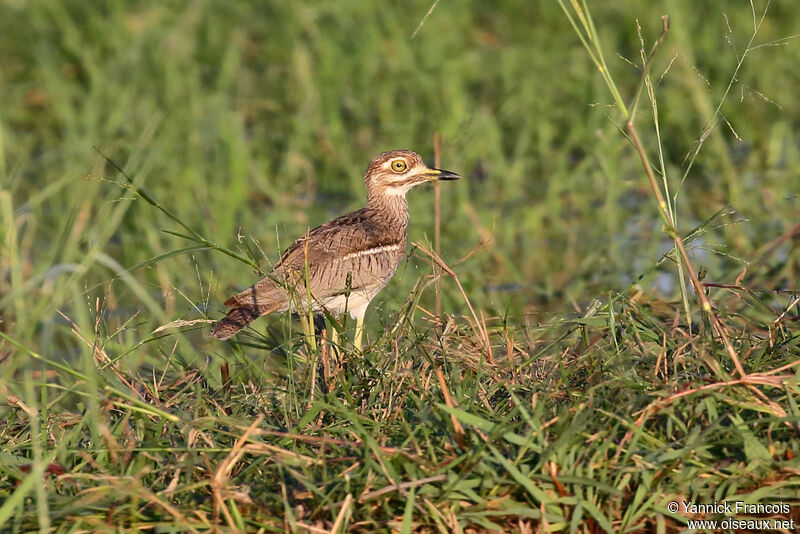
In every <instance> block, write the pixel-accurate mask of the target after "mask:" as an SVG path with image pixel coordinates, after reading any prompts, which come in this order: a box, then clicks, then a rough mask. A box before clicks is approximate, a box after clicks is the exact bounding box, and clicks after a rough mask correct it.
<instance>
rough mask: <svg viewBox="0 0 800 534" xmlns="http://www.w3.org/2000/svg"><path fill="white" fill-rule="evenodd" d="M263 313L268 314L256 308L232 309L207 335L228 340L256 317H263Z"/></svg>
mask: <svg viewBox="0 0 800 534" xmlns="http://www.w3.org/2000/svg"><path fill="white" fill-rule="evenodd" d="M264 313H269V311H261V310H260V309H259V308H258V307H256V306H240V307H236V308H233V309H232V310H230V311H229V312H228V315H226V316H225V317H223V318H222V319H220V320H219V321H217V322H216V324H215V325H214V326H213V328H211V332H210V333H209V335H210V336H211V337H213V338H216V339H221V340H225V339H228V338H230V337H233V335H234V334H236V333H237V332H238V331H239V330H241V329H242V328H244V327H245V326H247V325H249V324H250V323H252V322H253V321H255V320H256V319H257V318H258V317H260V316H261V315H264Z"/></svg>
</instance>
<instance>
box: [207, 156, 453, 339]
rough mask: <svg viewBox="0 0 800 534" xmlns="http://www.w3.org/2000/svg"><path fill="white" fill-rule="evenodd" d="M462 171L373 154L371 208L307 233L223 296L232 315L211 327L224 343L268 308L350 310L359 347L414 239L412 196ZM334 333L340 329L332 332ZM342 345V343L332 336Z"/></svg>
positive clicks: (369, 187) (334, 312)
mask: <svg viewBox="0 0 800 534" xmlns="http://www.w3.org/2000/svg"><path fill="white" fill-rule="evenodd" d="M459 178H461V176H459V175H458V174H456V173H454V172H451V171H447V170H444V169H435V168H431V167H428V166H427V165H425V162H424V161H423V159H422V157H421V156H420V155H419V154H417V153H416V152H412V151H410V150H392V151H390V152H384V153H382V154H380V155H378V156H377V157H375V158H374V159H373V160H372V161H371V162H370V163H369V165H368V166H367V170H366V172H365V173H364V184H365V186H366V190H367V202H366V206H365V207H363V208H361V209H360V210H357V211H354V212H352V213H348V214H346V215H342V216H341V217H338V218H336V219H333V220H332V221H329V222H327V223H325V224H323V225H321V226H318V227H316V228H314V229H313V230H310V231H308V232H307V233H306V234H304V235H303V236H301V237H300V238H299V239H297V240H296V241H295V242H294V243H292V245H291V246H289V248H287V249H286V251H284V252H283V254H282V255H281V257H280V260H278V262H277V263H276V264H275V265H274V266H273V268H272V271H271V272H270V273H269V274H268V275H267V276H265V277H264V278H262V279H261V280H259V281H258V282H256V283H255V284H253V285H252V286H250V287H249V288H247V289H245V290H244V291H242V292H240V293H238V294H236V295H234V296H232V297H231V298H229V299H228V300H226V301H225V303H224V304H225V306H227V307H228V308H230V310H229V311H228V312H227V315H226V316H225V317H224V318H222V319H221V320H219V321H217V322H216V323H215V324H214V326H213V327H212V328H211V332H210V336H211V337H212V338H215V339H219V340H226V339H230V338H231V337H233V336H234V335H235V334H236V333H237V332H239V331H240V330H242V329H243V328H244V327H245V326H247V325H248V324H250V323H251V322H253V321H254V320H255V319H257V318H258V317H261V316H262V315H266V314H270V313H281V312H286V311H291V312H295V313H307V312H308V311H309V308H310V310H311V311H312V312H313V313H320V312H322V311H323V310H327V311H328V312H329V313H330V314H332V315H334V316H341V315H343V314H345V313H349V314H350V316H351V317H352V318H353V319H354V320H355V321H356V330H355V335H354V340H353V345H354V347H355V348H356V349H357V350H359V351H360V350H361V341H362V336H363V331H364V316H365V314H366V311H367V307H368V306H369V304H370V302H371V301H372V299H374V298H375V296H376V295H377V294H378V293H379V292H380V291H381V289H383V288H384V287H385V286H386V284H387V283H388V282H389V280H391V278H392V276H394V273H395V271H396V270H397V267H398V265H399V264H400V262H401V261H402V259H403V257H404V256H405V249H406V241H407V238H408V203H407V201H406V193H408V191H409V190H411V188H413V187H416V186H417V185H420V184H423V183H426V182H432V181H437V180H458V179H459ZM332 333H333V334H334V335H336V334H335V329H332ZM333 342H334V343H336V341H333Z"/></svg>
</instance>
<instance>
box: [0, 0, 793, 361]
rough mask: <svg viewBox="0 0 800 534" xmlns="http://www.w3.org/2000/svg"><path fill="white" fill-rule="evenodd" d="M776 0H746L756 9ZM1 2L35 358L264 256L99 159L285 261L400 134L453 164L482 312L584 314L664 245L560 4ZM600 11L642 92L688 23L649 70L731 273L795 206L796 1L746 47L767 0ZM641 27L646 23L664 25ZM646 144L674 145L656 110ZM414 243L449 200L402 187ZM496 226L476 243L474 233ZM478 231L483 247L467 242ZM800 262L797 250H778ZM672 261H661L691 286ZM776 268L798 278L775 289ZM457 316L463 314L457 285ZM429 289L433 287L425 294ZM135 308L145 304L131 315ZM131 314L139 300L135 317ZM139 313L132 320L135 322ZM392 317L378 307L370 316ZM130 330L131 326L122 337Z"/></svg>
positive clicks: (402, 141)
mask: <svg viewBox="0 0 800 534" xmlns="http://www.w3.org/2000/svg"><path fill="white" fill-rule="evenodd" d="M765 6H766V4H765V3H764V2H761V1H756V2H755V9H756V12H757V18H758V17H760V13H761V11H762V10H763V9H764V7H765ZM430 7H431V2H430V1H429V0H424V1H410V2H385V3H375V2H366V1H338V2H303V3H297V2H221V1H217V2H215V1H198V2H189V3H185V2H158V3H156V2H143V1H142V2H133V1H132V2H122V1H103V2H83V1H37V2H24V1H13V0H3V1H0V35H2V36H3V37H2V39H0V76H1V77H2V78H1V82H2V83H1V84H0V190H2V192H1V193H0V195H2V196H0V202H1V203H0V210H2V224H1V225H0V227H1V228H2V232H3V235H2V238H3V247H4V248H3V254H2V258H1V259H0V315H1V316H2V319H3V324H2V327H1V328H2V329H3V330H4V331H5V332H7V333H9V334H11V335H12V336H14V337H15V338H17V339H18V340H19V341H21V342H22V343H24V344H26V345H28V346H29V347H31V348H33V349H34V350H37V351H40V352H42V353H50V351H54V350H56V351H61V350H64V348H65V347H66V348H67V350H70V349H69V347H71V346H72V347H75V346H76V343H77V342H76V341H75V340H74V339H73V338H72V336H71V335H70V334H69V332H68V329H67V328H66V327H65V324H66V323H65V322H64V321H63V320H62V319H61V318H60V316H59V315H58V313H57V310H61V311H63V312H64V313H65V314H66V315H67V316H69V317H70V318H71V319H72V320H74V321H76V322H77V323H78V324H79V325H80V326H81V328H82V329H85V330H86V331H94V330H95V325H96V321H95V316H96V315H97V310H98V309H99V310H101V312H102V313H101V315H103V317H104V319H105V320H104V321H102V323H103V324H102V325H101V328H107V329H108V331H110V332H113V331H115V330H116V329H117V328H120V327H121V326H122V325H125V333H123V334H122V337H125V336H127V335H129V336H130V337H129V338H128V339H129V341H130V342H135V341H136V340H137V339H140V338H141V337H142V336H144V335H146V334H147V333H149V332H151V331H152V329H153V328H154V327H156V326H157V325H159V324H163V323H166V322H168V321H171V320H174V319H179V318H182V319H194V318H200V317H203V314H204V313H209V314H210V316H211V317H218V316H219V314H220V312H221V310H222V306H221V302H222V301H223V300H224V299H225V298H226V297H227V296H228V295H229V294H230V293H231V292H232V291H234V290H235V289H238V288H241V287H244V286H246V285H249V284H250V283H251V282H252V281H254V280H255V279H256V275H255V274H254V273H253V272H252V270H251V269H250V268H248V267H247V266H246V265H244V264H242V263H240V262H237V261H235V260H233V259H231V258H229V257H227V256H225V255H223V254H220V253H216V252H209V251H205V252H198V253H195V254H185V255H178V256H175V257H172V258H169V259H165V260H164V261H161V262H159V263H156V264H154V265H149V266H147V267H145V268H138V269H132V270H129V269H131V268H132V267H134V266H136V265H138V264H140V263H142V262H145V261H147V260H149V259H151V258H154V257H157V256H159V255H162V254H165V253H168V252H170V251H173V250H177V249H180V248H182V247H185V246H187V245H189V243H187V242H186V241H184V240H182V239H180V238H178V237H175V236H171V235H168V234H165V233H164V232H163V230H165V229H167V230H170V229H171V230H178V229H179V228H178V227H177V225H176V224H174V223H173V222H171V221H169V220H168V219H167V218H166V217H164V216H163V215H161V214H159V213H158V212H157V211H156V210H154V209H153V208H152V207H151V206H150V205H148V204H146V203H145V202H143V201H142V200H140V199H138V200H137V199H136V198H135V195H134V194H133V193H132V192H130V191H129V190H126V189H125V188H123V187H121V186H120V184H118V183H115V182H119V181H120V180H121V178H120V177H119V176H118V175H117V174H116V173H114V172H113V170H112V169H111V168H110V167H108V166H106V164H105V163H104V161H103V159H102V157H101V156H100V155H98V154H97V152H95V151H94V149H93V146H96V147H98V148H99V149H100V150H101V151H102V152H103V153H105V154H107V155H108V156H110V157H111V158H112V159H114V160H115V161H117V162H118V163H120V165H122V166H123V167H124V168H125V169H126V171H127V172H129V173H130V174H131V175H132V176H134V177H135V179H136V180H137V183H139V184H140V185H142V186H143V187H145V188H146V189H147V190H148V191H149V192H150V193H152V194H153V196H155V197H156V198H157V199H159V200H160V201H161V202H162V203H163V204H164V205H165V206H166V207H168V208H169V209H170V210H172V211H173V212H174V213H175V214H177V215H178V217H179V218H180V219H181V220H183V221H185V222H186V223H187V224H188V225H190V226H191V227H193V228H194V229H196V230H198V231H199V232H200V233H202V234H203V235H204V236H205V237H207V238H208V239H210V240H212V241H215V242H217V243H219V244H221V245H223V246H227V247H231V248H238V249H241V250H245V249H246V248H247V247H249V248H251V249H253V250H259V249H260V250H261V251H262V252H259V259H260V261H261V262H262V264H263V265H265V266H266V265H268V260H274V259H276V258H277V257H278V254H279V252H280V250H281V249H282V247H285V246H286V245H288V244H289V243H290V242H291V240H293V239H294V238H295V237H297V236H298V235H300V234H302V233H303V232H304V231H306V230H307V229H308V228H309V227H313V226H315V225H317V224H320V223H322V222H324V221H326V220H328V219H330V218H332V217H334V216H336V215H339V214H341V213H344V212H346V211H349V210H352V209H356V208H358V207H360V206H361V205H362V204H363V201H364V189H363V183H362V176H363V172H364V169H365V167H366V164H367V163H368V162H369V160H370V159H371V158H372V157H373V156H375V155H376V154H377V153H379V152H381V151H384V150H389V149H395V148H409V149H413V150H416V151H418V152H420V153H421V154H422V155H423V156H424V157H425V158H426V159H427V160H428V161H432V159H433V136H434V133H436V132H438V133H439V134H441V135H442V136H443V139H444V142H443V145H442V146H443V150H442V160H441V165H442V166H443V167H444V168H448V169H452V170H454V171H457V172H460V173H462V174H463V175H464V176H465V178H466V179H465V180H462V181H461V182H457V183H447V184H443V186H442V188H441V192H442V221H443V227H442V254H443V257H444V259H445V261H447V262H448V263H449V264H451V265H454V266H455V269H456V271H457V272H458V273H459V276H460V279H461V280H462V283H463V284H464V286H465V289H466V291H467V293H468V294H469V296H470V298H471V299H472V301H473V303H474V304H475V305H476V307H477V308H479V310H481V311H483V312H484V313H485V314H486V315H487V316H489V317H490V316H496V315H505V314H506V313H508V314H509V317H510V322H511V323H513V324H519V325H523V324H524V323H525V322H526V319H525V318H524V315H525V314H535V315H538V314H541V313H565V312H573V311H574V310H575V309H576V308H575V307H576V306H584V305H585V304H586V303H588V302H589V301H591V299H593V298H601V299H603V298H605V296H606V295H607V294H608V291H610V290H621V289H623V288H624V287H625V286H626V285H627V284H628V283H630V282H631V281H633V280H635V278H636V277H637V276H638V275H639V273H640V272H641V271H642V270H644V269H645V268H646V267H647V266H648V265H650V264H652V263H653V262H654V261H656V260H658V259H659V257H660V256H661V255H662V254H663V253H664V252H666V251H667V250H669V248H670V246H671V245H670V242H669V241H668V240H667V239H666V238H665V236H664V235H663V232H662V230H661V222H660V219H659V217H658V215H657V211H656V209H655V206H654V204H653V202H652V200H651V199H650V197H649V191H648V189H647V187H646V182H645V179H644V176H643V174H642V171H641V166H640V163H639V161H638V158H637V156H636V154H635V153H634V151H633V150H632V148H631V147H630V146H629V144H628V143H627V141H626V140H625V139H624V137H623V136H622V135H621V134H620V132H619V131H618V129H617V125H615V124H614V121H615V120H618V117H619V114H618V112H617V110H615V109H614V108H613V107H612V106H611V104H612V101H611V99H610V97H609V96H608V93H607V90H606V88H605V86H604V85H603V84H602V80H601V78H600V76H599V75H598V72H597V70H596V69H595V68H594V67H593V65H592V64H591V62H590V61H589V58H588V57H587V54H586V52H585V51H584V49H583V48H582V47H581V44H580V42H579V40H578V39H577V37H576V35H575V34H574V32H573V31H572V29H571V27H570V26H569V23H568V22H567V20H566V18H565V17H564V14H563V13H562V11H561V9H560V8H559V7H558V5H557V4H556V3H554V2H553V3H551V2H529V1H502V2H491V3H489V2H478V1H474V2H452V1H444V2H440V3H438V4H437V5H436V8H435V9H434V10H433V12H432V13H431V15H430V16H429V17H428V18H427V19H425V20H424V24H423V25H422V27H421V28H420V29H419V31H418V33H417V34H416V36H415V37H414V38H413V39H412V38H411V35H412V33H413V32H414V31H415V29H416V28H417V27H418V25H419V24H420V22H421V21H422V20H423V18H424V17H425V14H426V12H427V11H428V9H429V8H430ZM593 10H594V16H595V24H596V26H597V28H598V32H599V34H600V36H601V38H602V39H603V42H604V46H605V50H606V54H607V59H608V63H609V66H610V69H611V70H612V72H613V73H614V76H615V78H616V80H617V81H618V83H620V85H621V90H622V92H623V95H624V96H625V97H626V98H630V96H631V95H632V93H633V90H634V88H635V85H636V82H637V81H638V77H639V70H638V68H637V67H636V66H635V64H640V60H639V59H638V58H639V39H638V37H637V33H636V26H637V20H638V23H640V24H641V26H642V33H643V35H644V37H645V39H647V40H648V43H649V42H651V41H652V40H653V39H654V38H655V37H656V36H657V34H658V31H659V30H660V20H659V17H660V15H662V14H664V13H668V14H669V15H670V17H671V20H672V30H671V32H670V33H669V35H668V38H667V41H666V44H665V46H664V48H663V50H662V51H661V53H660V54H659V56H658V58H657V61H656V64H655V67H654V70H653V72H654V75H655V76H656V78H657V79H658V77H659V76H660V75H661V73H663V72H664V71H665V70H666V69H667V67H668V66H669V71H668V72H667V74H666V75H665V76H664V77H663V78H661V79H658V80H659V83H658V85H657V93H656V96H657V98H658V103H659V112H660V119H661V136H662V141H663V146H664V149H665V152H664V156H665V159H666V168H667V169H668V172H669V176H668V178H669V180H670V182H671V186H672V188H673V191H674V190H676V188H677V187H678V185H679V183H680V178H681V176H682V174H683V170H684V169H685V166H686V162H687V159H686V157H687V154H690V153H691V152H692V150H693V148H694V147H695V146H696V141H697V139H698V137H699V136H700V135H701V133H702V132H703V130H704V127H705V126H707V125H708V124H709V121H711V124H715V123H716V124H717V126H716V128H714V129H713V131H711V133H710V135H708V137H707V138H706V139H705V142H704V144H703V146H702V150H701V151H700V153H699V155H698V157H697V160H696V162H695V164H694V167H693V168H692V170H691V172H690V173H689V175H688V177H687V179H686V181H685V183H684V184H683V186H682V188H681V190H680V193H679V195H678V213H679V223H680V226H681V230H682V231H689V230H690V229H691V228H693V227H694V226H695V225H697V224H699V222H700V221H702V220H704V219H705V218H706V217H708V216H710V215H711V214H713V213H714V212H716V211H717V210H719V209H721V208H723V207H725V206H726V205H728V204H730V205H731V206H732V208H731V209H730V210H729V211H727V212H726V214H725V215H724V216H723V217H722V218H721V219H719V220H718V221H716V222H715V224H714V227H715V231H714V232H711V233H709V234H707V235H704V236H703V238H702V239H701V240H698V241H696V242H695V243H694V247H693V249H692V254H693V257H694V258H695V259H696V261H697V263H698V265H699V266H702V267H704V268H707V269H708V273H709V274H708V275H707V277H708V279H710V280H712V281H718V282H728V283H732V282H733V280H734V278H735V275H736V274H737V273H738V272H739V271H741V269H742V267H743V266H744V265H745V264H746V261H747V260H749V259H753V257H754V255H755V254H757V252H758V251H759V247H761V246H762V245H763V244H764V243H766V242H767V241H770V240H773V239H775V238H776V237H778V236H780V235H781V234H782V233H784V232H785V231H787V230H788V229H789V228H790V227H791V226H792V225H793V224H795V223H796V222H797V221H798V219H800V218H799V217H798V214H799V211H800V210H798V190H799V189H800V178H798V176H799V175H800V150H799V144H798V136H797V133H798V128H799V127H800V99H798V98H797V95H798V87H800V69H798V68H797V66H798V65H800V39H799V40H795V39H793V38H789V39H784V38H786V37H788V36H792V35H793V34H795V33H797V32H798V26H797V17H798V15H800V8H799V7H798V4H797V3H796V1H794V0H782V1H774V2H772V3H771V5H770V8H769V12H768V14H767V16H766V19H765V21H764V23H763V25H762V26H761V29H760V31H759V34H758V35H757V37H756V38H755V40H754V41H753V43H752V45H764V44H765V43H766V44H769V46H767V45H764V46H760V47H758V48H755V49H753V50H751V51H750V52H749V54H748V56H747V58H746V60H745V61H744V63H743V65H742V67H741V69H740V70H739V71H738V73H737V75H736V77H735V79H734V80H733V81H732V85H731V88H730V93H729V94H728V96H727V99H726V100H725V102H724V104H723V105H722V107H721V110H720V112H721V115H720V117H719V118H718V119H714V110H715V108H716V106H717V105H718V103H719V102H720V99H721V98H722V96H723V94H724V92H725V91H726V88H727V87H728V84H729V82H730V81H731V76H732V74H733V72H734V70H735V69H736V66H737V62H738V60H739V58H741V56H742V54H743V53H744V51H745V49H746V47H747V45H748V41H749V39H750V37H751V35H752V33H753V25H754V18H753V13H752V12H751V6H750V4H749V3H748V2H740V1H726V2H680V1H670V0H668V1H664V2H635V1H620V2H613V3H597V5H596V6H594V8H593ZM647 46H648V47H649V44H648V45H647ZM641 110H642V113H641V121H642V122H641V126H642V131H643V137H644V139H645V142H646V144H647V146H648V148H649V149H651V150H652V152H651V157H653V158H654V161H657V159H656V152H655V147H656V143H655V136H654V134H653V130H652V117H651V113H650V107H649V103H648V102H647V101H646V100H645V101H643V103H642V106H641ZM409 202H410V209H411V212H412V218H411V227H410V239H411V241H421V242H426V240H427V239H428V237H429V236H431V238H432V235H433V194H432V192H431V190H430V189H428V190H425V189H424V188H419V189H417V190H415V191H413V192H412V193H411V194H410V195H409ZM476 247H477V250H475V249H476ZM472 251H474V253H473V254H471V255H470V256H469V257H468V258H467V259H466V260H464V261H463V262H460V263H459V262H458V260H459V259H460V258H462V257H464V256H467V255H468V254H469V253H470V252H472ZM774 260H775V262H776V265H775V266H774V269H776V270H777V272H775V273H773V275H774V276H772V277H771V280H774V281H775V283H776V284H777V285H784V286H785V285H789V286H790V287H791V284H792V283H796V280H797V277H796V275H797V271H798V263H799V262H798V254H797V250H796V247H791V246H789V244H787V245H786V246H785V248H784V250H783V252H782V253H781V254H778V255H777V256H775V258H774ZM430 272H431V268H430V266H429V265H428V263H427V262H426V261H424V260H420V259H418V258H416V257H412V258H411V259H410V260H409V261H408V262H406V263H405V264H404V265H403V266H401V268H400V270H399V271H398V275H397V276H396V277H395V280H394V281H393V282H392V283H391V284H390V285H389V287H388V288H387V289H386V290H385V291H384V292H383V293H382V294H381V295H380V297H379V298H378V299H377V300H376V302H375V304H374V305H373V306H374V307H373V308H372V310H373V313H372V314H371V315H370V319H369V321H368V322H369V324H368V327H369V328H370V329H372V331H374V330H375V329H376V328H378V327H379V325H380V324H382V323H383V322H385V321H386V320H388V318H389V317H390V316H391V315H392V314H394V313H396V312H397V310H398V308H399V307H400V306H401V304H402V302H403V300H404V298H405V295H406V294H407V292H408V291H409V290H410V288H411V287H412V286H413V285H414V283H415V282H416V281H417V279H418V278H419V277H420V276H422V275H426V274H428V273H430ZM675 282H676V278H675V276H674V268H673V267H670V265H669V263H668V262H667V264H665V265H664V266H663V267H662V269H661V270H660V271H658V272H657V273H655V274H653V275H651V276H649V277H648V278H646V279H645V280H643V281H642V283H641V285H642V288H643V289H644V290H645V291H646V292H650V291H652V292H654V293H656V294H661V295H662V296H665V297H669V298H672V297H675V296H676V295H677V294H678V288H677V286H676V283H675ZM784 288H785V287H784ZM442 291H443V299H444V309H445V311H448V312H452V313H461V312H464V311H465V306H464V304H463V301H462V299H461V297H460V295H459V294H458V293H457V291H456V290H455V287H454V286H453V285H452V284H448V283H443V286H442ZM432 299H433V295H432V292H431V291H427V292H426V293H425V294H424V295H423V300H422V302H423V305H425V306H428V307H430V306H431V303H432ZM137 312H138V315H135V314H136V313H137ZM134 316H135V317H134ZM132 317H133V319H132V320H131V321H130V322H127V321H129V320H130V319H131V318H132ZM375 317H377V319H375ZM124 344H125V343H124V342H123V345H124Z"/></svg>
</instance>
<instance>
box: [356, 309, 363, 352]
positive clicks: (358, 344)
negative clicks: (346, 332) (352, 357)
mask: <svg viewBox="0 0 800 534" xmlns="http://www.w3.org/2000/svg"><path fill="white" fill-rule="evenodd" d="M363 336H364V316H363V315H362V316H361V317H358V318H356V337H355V339H354V340H353V346H354V347H355V348H356V350H357V351H359V352H361V338H362V337H363Z"/></svg>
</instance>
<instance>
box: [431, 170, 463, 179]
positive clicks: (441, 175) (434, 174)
mask: <svg viewBox="0 0 800 534" xmlns="http://www.w3.org/2000/svg"><path fill="white" fill-rule="evenodd" d="M459 178H461V176H460V175H458V174H456V173H454V172H450V171H446V170H444V169H428V170H427V171H426V172H425V179H426V180H431V181H434V180H458V179H459Z"/></svg>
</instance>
